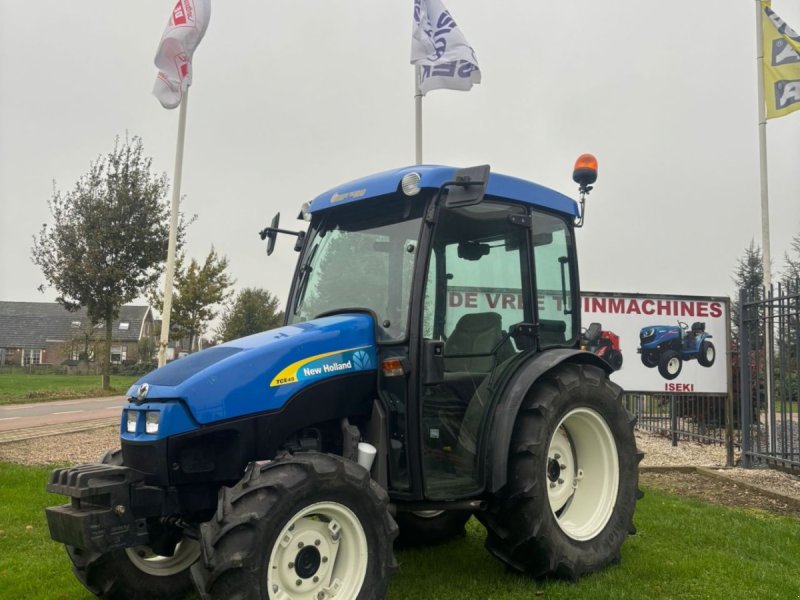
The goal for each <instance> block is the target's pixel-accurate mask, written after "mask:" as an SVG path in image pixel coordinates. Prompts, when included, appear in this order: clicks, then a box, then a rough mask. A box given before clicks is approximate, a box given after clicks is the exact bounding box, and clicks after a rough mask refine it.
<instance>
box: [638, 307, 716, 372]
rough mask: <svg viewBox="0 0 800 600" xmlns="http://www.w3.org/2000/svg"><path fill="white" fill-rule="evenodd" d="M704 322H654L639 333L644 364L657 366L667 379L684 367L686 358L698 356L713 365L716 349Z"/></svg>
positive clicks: (708, 365) (698, 359)
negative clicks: (665, 323)
mask: <svg viewBox="0 0 800 600" xmlns="http://www.w3.org/2000/svg"><path fill="white" fill-rule="evenodd" d="M712 337H713V336H712V335H711V334H710V333H706V324H705V323H704V322H700V321H698V322H696V323H693V324H692V326H691V328H690V327H689V324H688V323H684V322H683V321H678V324H677V326H676V325H651V326H648V327H643V328H642V330H641V331H640V332H639V344H640V345H639V348H638V350H637V352H639V354H641V355H642V364H643V365H644V366H645V367H648V368H653V367H658V372H659V373H660V374H661V376H662V377H663V378H664V379H675V378H676V377H677V376H678V375H680V373H681V370H682V369H683V361H685V360H693V359H695V358H696V359H697V362H698V364H700V365H701V366H703V367H710V366H712V365H713V364H714V359H715V358H716V350H715V349H714V344H713V343H712V342H710V341H709V340H710V339H711V338H712Z"/></svg>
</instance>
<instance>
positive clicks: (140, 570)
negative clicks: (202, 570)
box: [66, 450, 200, 600]
mask: <svg viewBox="0 0 800 600" xmlns="http://www.w3.org/2000/svg"><path fill="white" fill-rule="evenodd" d="M101 462H102V463H105V464H111V465H122V451H121V450H114V451H111V450H109V451H108V452H106V454H105V455H104V456H103V458H102V459H101ZM66 550H67V554H68V555H69V558H70V560H71V561H72V571H73V573H75V577H77V578H78V581H80V582H81V583H82V584H83V586H84V587H86V589H88V590H89V591H90V592H92V593H93V594H95V595H96V596H98V597H100V598H108V599H109V600H150V599H152V600H168V599H174V600H177V599H179V598H183V597H184V596H186V595H187V594H188V593H189V592H191V591H192V590H193V589H194V586H193V585H192V580H191V577H190V574H189V568H190V567H191V566H192V564H194V563H195V562H197V559H199V558H200V544H199V543H198V542H196V541H195V540H192V539H189V538H183V539H182V540H181V541H180V542H179V543H178V545H177V547H176V548H175V553H174V554H173V555H172V556H159V555H157V554H155V553H154V552H153V551H152V550H150V548H148V547H146V546H140V547H137V548H125V549H122V550H112V551H111V552H105V553H102V554H101V553H98V552H86V551H85V550H81V549H80V548H75V547H73V546H66Z"/></svg>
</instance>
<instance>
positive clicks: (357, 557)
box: [192, 452, 397, 600]
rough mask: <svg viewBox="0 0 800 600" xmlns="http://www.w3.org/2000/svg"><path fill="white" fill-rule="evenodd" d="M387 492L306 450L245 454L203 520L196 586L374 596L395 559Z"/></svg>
mask: <svg viewBox="0 0 800 600" xmlns="http://www.w3.org/2000/svg"><path fill="white" fill-rule="evenodd" d="M388 503H389V498H388V495H387V494H386V492H385V491H384V490H383V489H382V488H381V487H380V486H379V485H378V484H377V483H375V482H374V481H373V480H372V479H370V476H369V473H368V472H367V471H366V469H364V468H363V467H361V466H359V465H358V464H356V463H354V462H351V461H348V460H345V459H343V458H341V457H338V456H332V455H324V454H317V453H313V452H308V453H302V454H297V455H295V456H293V457H291V458H287V459H282V460H278V461H275V462H268V463H263V464H262V463H255V464H252V465H251V466H250V467H249V468H248V470H247V472H246V473H245V476H244V478H243V479H242V480H241V481H240V482H239V483H237V484H236V485H235V486H233V487H232V488H223V489H222V490H221V491H220V495H219V504H218V508H217V513H216V515H215V516H214V518H213V519H211V520H210V521H209V522H207V523H204V524H203V525H201V527H200V533H201V538H202V548H203V559H204V560H203V561H198V563H197V564H195V565H194V567H193V568H192V576H193V578H194V581H195V585H196V586H197V590H198V592H199V593H200V595H201V597H202V598H204V599H213V600H222V599H225V600H328V599H330V598H333V597H336V598H348V599H352V600H356V599H357V600H380V599H382V598H383V597H384V596H385V594H386V589H387V587H388V585H389V578H390V576H391V574H392V572H393V571H394V570H395V568H396V563H395V559H394V553H393V551H392V543H393V542H394V538H395V537H396V536H397V525H396V523H395V522H394V519H392V517H391V515H390V514H389V510H388Z"/></svg>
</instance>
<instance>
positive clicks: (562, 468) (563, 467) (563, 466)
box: [558, 465, 567, 471]
mask: <svg viewBox="0 0 800 600" xmlns="http://www.w3.org/2000/svg"><path fill="white" fill-rule="evenodd" d="M558 466H559V467H561V470H562V471H563V470H564V469H566V468H567V465H558Z"/></svg>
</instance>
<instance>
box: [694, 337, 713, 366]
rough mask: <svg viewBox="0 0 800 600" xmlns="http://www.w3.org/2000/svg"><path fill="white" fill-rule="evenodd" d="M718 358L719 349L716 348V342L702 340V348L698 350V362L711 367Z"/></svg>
mask: <svg viewBox="0 0 800 600" xmlns="http://www.w3.org/2000/svg"><path fill="white" fill-rule="evenodd" d="M716 358H717V351H716V350H715V349H714V344H712V343H711V342H709V341H708V340H703V341H702V342H700V350H699V351H698V352H697V362H698V363H700V366H703V367H710V366H712V365H713V364H714V359H716Z"/></svg>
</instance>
